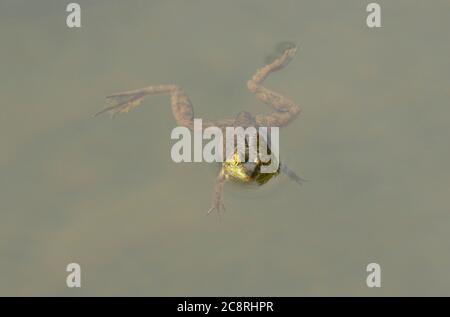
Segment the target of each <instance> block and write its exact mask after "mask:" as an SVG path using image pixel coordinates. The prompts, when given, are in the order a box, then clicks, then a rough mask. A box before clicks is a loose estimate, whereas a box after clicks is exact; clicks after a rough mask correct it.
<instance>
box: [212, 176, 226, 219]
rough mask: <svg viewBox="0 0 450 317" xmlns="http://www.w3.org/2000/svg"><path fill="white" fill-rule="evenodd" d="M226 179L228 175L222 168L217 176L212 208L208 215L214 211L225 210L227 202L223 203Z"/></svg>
mask: <svg viewBox="0 0 450 317" xmlns="http://www.w3.org/2000/svg"><path fill="white" fill-rule="evenodd" d="M226 180H227V177H226V175H225V172H224V171H223V170H221V171H220V173H219V175H218V176H217V178H216V184H215V185H214V190H213V194H212V202H211V208H210V209H209V210H208V215H209V214H210V213H211V212H213V211H217V213H218V214H220V213H221V212H222V211H225V204H224V203H223V186H224V184H225V181H226Z"/></svg>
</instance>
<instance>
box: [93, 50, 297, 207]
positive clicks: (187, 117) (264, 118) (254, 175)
mask: <svg viewBox="0 0 450 317" xmlns="http://www.w3.org/2000/svg"><path fill="white" fill-rule="evenodd" d="M278 49H279V50H282V51H281V54H279V55H277V56H275V57H274V56H271V57H270V63H268V64H267V65H265V66H264V67H262V68H261V69H259V70H257V71H256V73H255V74H254V75H253V77H252V78H251V79H250V80H249V81H248V82H247V88H248V89H249V90H250V91H251V92H252V93H253V94H254V95H255V96H256V98H258V99H259V100H261V101H262V102H264V103H265V104H267V105H269V106H270V107H271V108H272V109H273V111H272V112H271V113H268V114H257V115H252V114H250V113H248V112H246V111H243V112H241V113H239V114H238V115H237V116H236V117H235V118H233V119H223V120H211V121H204V122H203V129H206V128H208V127H213V126H215V127H219V128H220V129H222V132H223V134H224V135H226V133H225V129H226V127H244V128H245V127H249V126H253V127H255V128H256V129H257V128H258V127H284V126H286V125H288V124H289V123H290V122H292V121H293V120H294V119H295V118H296V117H297V116H298V114H299V113H300V107H299V106H297V105H296V104H295V103H294V102H292V101H291V100H290V99H288V98H286V97H284V96H282V95H280V94H278V93H276V92H274V91H272V90H269V89H267V88H265V87H264V86H262V82H263V81H264V80H265V79H266V78H267V76H268V75H269V74H270V73H272V72H275V71H277V70H280V69H282V68H283V67H285V66H286V65H287V64H288V63H289V62H290V61H291V60H292V58H293V57H294V55H295V53H296V52H297V47H295V46H294V45H292V43H282V44H281V45H279V47H278ZM156 94H168V95H170V100H171V108H172V114H173V116H174V117H175V121H176V123H177V124H178V126H184V127H187V128H189V129H191V130H193V128H194V109H193V106H192V103H191V101H190V100H189V97H188V96H187V94H186V93H185V92H184V91H183V90H182V89H181V88H180V87H178V86H176V85H156V86H149V87H145V88H142V89H136V90H130V91H125V92H122V93H117V94H113V95H110V96H107V97H106V98H107V99H108V100H113V101H116V102H117V103H116V104H115V105H113V106H110V107H107V108H105V109H103V110H101V111H100V112H98V113H96V114H95V116H97V115H99V114H102V113H110V114H111V115H112V116H114V115H115V114H118V113H126V112H128V111H129V110H131V109H132V108H135V107H137V106H139V105H140V104H141V102H142V100H143V99H144V98H145V97H147V96H151V95H156ZM225 143H226V142H224V144H225ZM261 164H262V163H261V162H258V163H257V164H256V168H255V163H250V164H249V163H245V162H243V163H239V164H238V165H239V169H241V171H242V172H243V173H245V174H246V175H247V177H234V176H232V175H231V173H230V169H229V166H227V164H226V163H223V164H222V168H221V170H220V173H219V175H218V176H217V178H216V182H215V186H214V190H213V195H212V203H211V208H210V209H209V210H208V214H209V213H211V212H212V211H217V212H218V213H220V212H222V211H223V210H224V209H225V205H224V203H223V187H224V183H225V182H226V181H227V180H229V179H230V180H235V181H239V182H243V183H256V184H259V185H263V184H265V183H266V182H268V181H269V180H270V179H271V178H273V177H275V176H276V175H278V174H279V173H280V172H283V173H284V174H286V175H287V176H288V177H289V178H290V179H292V180H294V181H295V182H297V183H298V184H301V183H302V181H303V180H302V179H301V178H300V177H299V176H298V175H296V174H295V173H294V172H293V171H291V170H290V169H289V168H288V167H287V166H286V165H285V164H279V168H278V170H277V171H276V172H275V173H271V174H263V173H261V172H260V167H261ZM267 164H269V163H267Z"/></svg>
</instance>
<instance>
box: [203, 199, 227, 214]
mask: <svg viewBox="0 0 450 317" xmlns="http://www.w3.org/2000/svg"><path fill="white" fill-rule="evenodd" d="M224 211H225V204H224V202H223V201H219V202H215V203H214V204H213V205H212V207H211V208H209V210H208V212H207V214H208V215H209V214H210V213H212V212H217V214H219V215H220V214H221V213H222V212H224Z"/></svg>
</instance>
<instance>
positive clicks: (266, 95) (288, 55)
mask: <svg viewBox="0 0 450 317" xmlns="http://www.w3.org/2000/svg"><path fill="white" fill-rule="evenodd" d="M296 52H297V47H295V46H291V47H288V48H287V49H286V50H285V51H284V52H283V53H282V54H281V56H280V57H278V58H277V59H275V60H274V61H273V62H272V63H270V64H268V65H266V66H264V67H263V68H261V69H259V70H258V71H257V72H256V74H255V75H254V76H253V77H252V79H250V80H249V81H248V83H247V87H248V89H249V90H250V91H251V92H253V93H254V94H255V95H256V97H257V98H258V99H259V100H261V101H262V102H264V103H266V104H268V105H269V106H271V107H272V108H273V109H274V110H275V111H273V112H272V113H269V114H268V115H262V114H260V115H256V116H255V119H256V122H257V123H258V125H259V126H266V127H270V126H278V127H282V126H285V125H287V124H288V123H289V122H291V121H292V120H293V119H295V118H296V117H297V115H298V114H299V113H300V107H299V106H297V105H296V104H295V103H294V102H293V101H291V100H290V99H288V98H286V97H284V96H282V95H280V94H278V93H276V92H274V91H272V90H269V89H267V88H265V87H264V86H262V85H261V84H262V82H263V81H264V79H266V78H267V76H269V74H270V73H272V72H274V71H277V70H279V69H281V68H283V67H285V66H286V65H287V64H288V63H289V62H290V61H291V60H292V58H293V57H294V55H295V53H296Z"/></svg>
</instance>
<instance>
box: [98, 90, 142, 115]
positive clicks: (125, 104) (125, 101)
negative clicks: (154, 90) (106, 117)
mask: <svg viewBox="0 0 450 317" xmlns="http://www.w3.org/2000/svg"><path fill="white" fill-rule="evenodd" d="M144 97H145V94H144V93H135V94H130V93H128V92H124V93H118V94H114V95H111V96H107V97H106V99H108V100H109V101H113V102H114V101H115V102H116V104H115V105H112V106H109V107H106V108H105V109H103V110H101V111H99V112H97V113H96V114H95V115H94V117H96V116H98V115H100V114H102V113H110V114H111V116H115V115H116V114H118V113H126V112H128V111H130V110H131V109H133V108H136V107H137V106H139V105H140V104H141V102H142V100H143V99H144Z"/></svg>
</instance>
